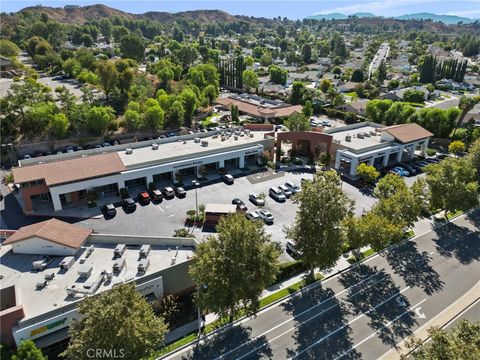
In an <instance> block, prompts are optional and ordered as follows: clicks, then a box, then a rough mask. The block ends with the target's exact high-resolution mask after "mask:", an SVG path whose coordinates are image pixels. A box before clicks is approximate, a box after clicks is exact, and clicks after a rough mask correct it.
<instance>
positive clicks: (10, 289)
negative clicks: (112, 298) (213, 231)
mask: <svg viewBox="0 0 480 360" xmlns="http://www.w3.org/2000/svg"><path fill="white" fill-rule="evenodd" d="M196 246H197V241H196V240H195V239H194V238H178V237H177V238H169V237H160V236H136V235H112V234H99V233H94V232H92V230H90V229H86V228H83V227H80V226H77V225H73V224H69V223H66V222H63V221H60V220H57V219H50V220H46V221H42V222H39V223H36V224H33V225H28V226H25V227H22V228H20V229H19V230H17V231H16V232H15V233H13V234H12V235H11V236H10V237H8V238H7V240H5V241H4V242H3V243H2V246H1V249H0V272H1V274H2V283H1V289H0V300H1V308H0V330H1V342H2V344H7V345H9V346H18V345H19V344H20V343H21V342H22V341H24V340H33V341H34V342H35V343H36V345H37V346H38V347H40V348H42V349H46V350H47V353H48V352H49V351H50V350H51V351H53V350H54V349H55V348H62V347H64V346H65V343H66V341H68V337H69V334H68V327H69V326H70V324H71V323H72V321H73V320H74V319H80V318H81V316H82V315H81V314H79V313H78V311H77V306H78V304H79V302H81V301H82V300H83V299H84V298H86V297H89V296H94V295H97V294H100V293H102V292H104V291H108V290H110V289H112V288H113V287H115V286H117V285H120V284H133V285H134V286H135V289H136V290H137V291H138V292H139V293H141V294H142V295H143V296H145V297H146V299H147V300H149V301H154V300H155V299H158V298H160V297H162V295H163V294H175V295H177V296H182V295H183V294H189V293H191V292H192V291H194V286H195V284H194V283H193V281H192V279H191V278H190V276H189V273H188V268H189V266H190V264H191V262H192V261H193V256H194V253H195V249H196ZM192 325H193V327H194V328H195V327H196V324H195V323H193V324H192ZM53 352H54V351H53Z"/></svg>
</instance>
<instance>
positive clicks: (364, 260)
mask: <svg viewBox="0 0 480 360" xmlns="http://www.w3.org/2000/svg"><path fill="white" fill-rule="evenodd" d="M479 209H480V208H474V209H471V210H469V211H467V212H465V213H463V214H460V215H457V216H455V217H454V218H452V219H450V220H448V221H445V222H443V223H441V224H439V225H438V226H434V227H433V229H432V230H430V231H433V230H436V229H437V228H440V227H443V226H445V225H447V224H449V223H450V222H451V221H453V220H455V219H458V218H460V217H461V216H466V215H468V214H470V213H472V212H474V211H477V210H479ZM430 231H427V232H425V233H422V234H419V235H416V234H415V235H414V236H412V237H410V238H407V239H404V240H402V241H400V242H398V243H396V244H392V245H390V246H388V247H386V248H385V249H382V250H380V251H378V252H376V253H374V254H371V255H369V256H367V257H366V258H364V259H362V260H360V261H357V262H355V263H354V264H351V265H349V266H347V267H346V268H344V269H342V270H339V271H338V272H336V273H334V274H330V275H328V276H325V277H324V278H323V279H321V280H317V281H315V282H313V283H311V284H308V285H306V286H304V287H302V288H301V289H299V290H297V291H295V292H293V293H291V294H288V295H285V296H284V297H282V298H280V299H277V300H275V301H274V302H272V303H270V304H268V305H267V306H265V307H263V308H261V309H259V311H258V313H257V314H259V313H260V312H263V311H264V310H267V309H269V308H270V307H272V306H274V305H277V304H279V303H280V302H282V301H285V300H286V299H287V298H289V297H294V296H298V295H300V294H302V293H303V292H305V291H307V290H311V289H313V288H315V287H317V286H320V285H322V283H323V282H325V281H327V280H330V279H331V278H333V277H335V276H338V275H341V274H343V273H344V272H346V271H347V270H351V269H354V268H355V267H357V266H359V265H360V264H362V263H364V262H366V261H369V260H371V259H372V258H374V257H376V256H380V254H383V253H385V252H387V251H390V250H393V249H395V248H397V247H400V246H402V245H405V244H406V243H407V242H409V241H412V240H414V239H417V238H419V237H421V236H423V235H425V234H426V233H428V232H430ZM307 273H308V272H303V273H300V274H298V275H301V276H303V275H305V274H307ZM298 275H296V276H298ZM281 290H283V289H279V290H278V291H281ZM252 316H256V315H249V316H242V317H241V318H239V319H237V320H234V321H233V322H231V323H229V324H226V325H223V326H221V327H219V328H217V329H215V330H213V331H211V332H209V333H208V334H205V335H204V336H203V337H201V338H197V339H195V340H193V341H190V342H189V343H187V344H185V345H182V346H180V347H178V348H177V349H175V350H173V351H171V352H169V353H167V354H165V355H162V356H160V357H158V358H155V360H163V359H166V358H167V357H169V356H171V355H174V354H175V353H177V352H180V351H182V350H184V349H185V348H187V347H189V346H191V345H193V344H194V343H195V342H200V341H202V340H204V339H205V338H208V337H211V336H213V335H215V334H217V333H218V332H220V331H223V330H225V329H227V328H229V327H232V326H234V325H236V324H238V323H240V322H242V321H244V320H246V319H248V318H250V317H252ZM187 335H188V334H187Z"/></svg>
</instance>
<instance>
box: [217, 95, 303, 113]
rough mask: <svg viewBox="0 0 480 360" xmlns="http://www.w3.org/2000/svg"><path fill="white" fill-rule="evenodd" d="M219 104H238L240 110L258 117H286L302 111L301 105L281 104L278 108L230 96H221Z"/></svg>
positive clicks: (228, 105) (218, 100)
mask: <svg viewBox="0 0 480 360" xmlns="http://www.w3.org/2000/svg"><path fill="white" fill-rule="evenodd" d="M216 103H217V104H220V105H223V106H225V107H230V106H232V105H236V106H238V110H239V111H240V112H243V113H246V114H248V115H251V116H257V117H265V116H269V117H285V116H290V115H291V114H293V113H295V112H297V113H300V112H302V106H301V105H288V106H281V107H276V108H269V107H265V106H260V105H255V104H250V103H247V102H245V101H240V100H237V99H232V98H229V97H225V98H219V99H217V100H216Z"/></svg>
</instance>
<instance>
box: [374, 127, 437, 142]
mask: <svg viewBox="0 0 480 360" xmlns="http://www.w3.org/2000/svg"><path fill="white" fill-rule="evenodd" d="M380 131H386V132H388V133H389V134H390V135H392V136H393V137H394V138H395V139H397V140H398V141H400V142H402V143H408V142H412V141H416V140H421V139H425V138H428V137H431V136H433V134H432V133H431V132H430V131H428V130H426V129H424V128H423V127H421V126H420V125H418V124H415V123H411V124H401V125H393V126H387V127H384V128H382V129H380Z"/></svg>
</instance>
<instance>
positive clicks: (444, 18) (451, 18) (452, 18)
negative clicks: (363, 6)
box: [307, 12, 478, 25]
mask: <svg viewBox="0 0 480 360" xmlns="http://www.w3.org/2000/svg"><path fill="white" fill-rule="evenodd" d="M352 16H356V17H358V18H381V17H382V16H378V15H375V14H372V13H368V12H360V13H355V14H351V15H345V14H342V13H331V14H317V15H312V16H308V17H307V19H317V20H322V19H325V20H345V19H348V18H349V17H352ZM386 18H390V19H396V20H432V21H438V22H442V23H444V24H448V25H451V24H458V23H459V22H463V23H464V24H470V23H473V22H475V21H477V20H478V19H471V18H468V17H462V16H457V15H437V14H432V13H415V14H405V15H401V16H393V17H386Z"/></svg>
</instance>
